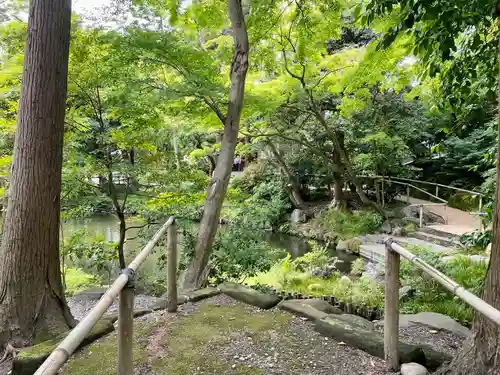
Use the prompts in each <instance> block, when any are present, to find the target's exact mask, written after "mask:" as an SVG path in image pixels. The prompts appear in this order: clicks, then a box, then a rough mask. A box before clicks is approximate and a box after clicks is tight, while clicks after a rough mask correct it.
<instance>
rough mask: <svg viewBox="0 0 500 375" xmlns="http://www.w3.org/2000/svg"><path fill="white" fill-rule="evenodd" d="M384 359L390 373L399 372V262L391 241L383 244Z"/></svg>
mask: <svg viewBox="0 0 500 375" xmlns="http://www.w3.org/2000/svg"><path fill="white" fill-rule="evenodd" d="M385 247H386V252H385V300H384V303H385V306H384V357H385V361H386V365H387V368H388V369H389V370H390V371H398V370H399V354H398V350H399V348H398V347H399V337H398V336H399V260H400V256H399V254H398V253H397V252H395V251H394V250H392V239H388V240H387V241H386V242H385Z"/></svg>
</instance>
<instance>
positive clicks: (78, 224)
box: [63, 216, 356, 281]
mask: <svg viewBox="0 0 500 375" xmlns="http://www.w3.org/2000/svg"><path fill="white" fill-rule="evenodd" d="M127 224H128V226H134V225H140V223H134V222H128V223H127ZM193 226H197V224H193ZM81 229H85V231H86V233H88V234H89V236H96V235H99V234H100V235H102V236H104V239H105V240H106V241H108V242H117V241H118V239H119V235H120V234H119V229H118V220H117V219H116V218H115V217H114V216H94V217H90V218H85V219H75V220H70V221H67V222H65V223H64V225H63V236H64V238H68V237H69V236H71V235H72V234H73V233H75V232H76V231H78V230H81ZM138 232H139V229H130V230H128V231H127V238H130V240H127V242H126V243H125V255H126V258H127V262H129V261H131V260H132V258H133V257H134V256H135V254H137V252H138V251H139V250H140V249H141V248H142V246H143V243H142V242H141V240H140V239H138V238H135V237H136V236H137V234H138ZM259 235H260V236H261V237H262V239H264V240H265V241H267V242H268V243H269V244H270V245H272V246H273V247H275V248H278V249H284V250H286V251H287V252H289V253H290V255H291V256H292V257H293V258H297V257H299V256H301V255H304V254H305V253H307V252H308V251H310V250H311V246H310V245H309V242H308V240H307V239H304V238H300V237H295V236H290V235H287V234H284V233H274V232H265V231H262V232H260V233H259ZM181 244H182V241H179V246H180V245H181ZM162 252H163V250H161V249H159V250H158V251H154V252H153V254H152V255H150V256H149V257H148V258H147V259H146V261H145V262H144V264H143V265H142V266H141V269H140V275H139V277H140V278H142V279H143V280H145V281H147V280H148V279H152V278H157V277H156V275H162V274H163V273H164V270H162V269H161V267H160V266H159V265H158V258H159V257H160V256H161V253H162ZM334 255H335V256H337V257H338V259H339V260H341V261H342V262H339V263H337V268H339V270H340V271H341V272H344V273H347V272H349V270H350V265H351V263H352V262H353V261H354V260H355V259H356V256H354V255H351V254H347V253H344V252H339V253H337V254H334ZM84 268H85V267H84ZM112 277H113V276H112Z"/></svg>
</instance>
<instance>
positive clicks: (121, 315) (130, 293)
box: [118, 268, 135, 375]
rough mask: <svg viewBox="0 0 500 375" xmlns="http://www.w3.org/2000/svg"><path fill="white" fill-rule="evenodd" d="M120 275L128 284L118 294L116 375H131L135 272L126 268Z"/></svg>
mask: <svg viewBox="0 0 500 375" xmlns="http://www.w3.org/2000/svg"><path fill="white" fill-rule="evenodd" d="M122 273H124V274H126V275H127V276H128V282H127V284H126V285H125V287H124V288H123V289H122V290H121V292H120V301H119V304H120V305H119V311H118V375H133V373H134V360H133V350H132V345H133V339H134V338H133V335H134V283H135V280H134V278H135V272H134V270H132V269H130V268H126V269H124V270H123V271H122Z"/></svg>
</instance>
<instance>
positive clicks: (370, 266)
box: [361, 262, 385, 285]
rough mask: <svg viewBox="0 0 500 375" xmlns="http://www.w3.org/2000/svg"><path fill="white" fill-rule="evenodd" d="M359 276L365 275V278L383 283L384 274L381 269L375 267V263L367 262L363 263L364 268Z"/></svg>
mask: <svg viewBox="0 0 500 375" xmlns="http://www.w3.org/2000/svg"><path fill="white" fill-rule="evenodd" d="M361 277H366V278H367V279H370V280H373V281H375V282H376V283H377V284H381V285H384V284H385V275H384V273H383V269H381V268H380V267H377V265H376V264H375V263H372V262H368V263H366V264H365V270H364V271H363V273H362V274H361Z"/></svg>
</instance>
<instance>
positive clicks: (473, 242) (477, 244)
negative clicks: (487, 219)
mask: <svg viewBox="0 0 500 375" xmlns="http://www.w3.org/2000/svg"><path fill="white" fill-rule="evenodd" d="M492 239H493V233H492V231H491V230H487V231H484V232H480V231H478V230H476V231H474V232H470V233H465V234H463V235H461V236H460V243H461V244H462V245H464V246H465V247H467V248H479V249H483V250H484V249H486V247H487V246H488V244H489V243H491V240H492Z"/></svg>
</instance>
